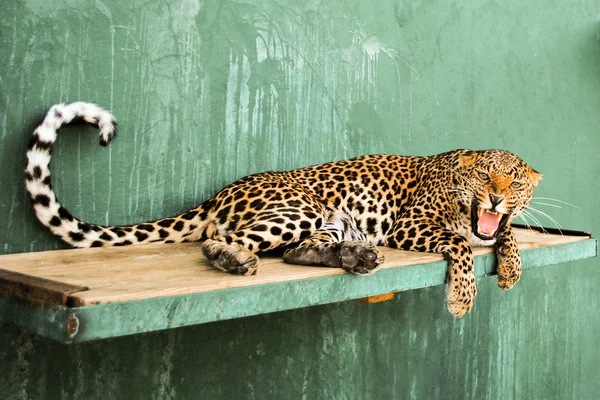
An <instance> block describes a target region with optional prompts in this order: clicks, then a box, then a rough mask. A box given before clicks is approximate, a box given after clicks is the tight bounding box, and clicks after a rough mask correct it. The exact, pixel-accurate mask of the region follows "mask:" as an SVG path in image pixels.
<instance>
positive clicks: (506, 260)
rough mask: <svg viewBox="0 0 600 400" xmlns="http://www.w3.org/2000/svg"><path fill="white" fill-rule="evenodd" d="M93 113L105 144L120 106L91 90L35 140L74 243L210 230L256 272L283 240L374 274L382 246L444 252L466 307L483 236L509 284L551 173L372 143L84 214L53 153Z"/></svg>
mask: <svg viewBox="0 0 600 400" xmlns="http://www.w3.org/2000/svg"><path fill="white" fill-rule="evenodd" d="M75 122H84V123H87V124H90V125H92V126H94V127H96V128H97V129H98V130H99V137H100V145H102V146H107V145H108V144H109V143H110V142H111V141H112V140H113V139H114V138H115V137H116V133H117V123H116V120H115V117H114V116H113V115H112V113H111V112H109V111H107V110H105V109H103V108H101V107H99V106H97V105H95V104H92V103H86V102H74V103H61V104H56V105H54V106H52V107H51V108H50V109H49V110H48V112H47V113H46V114H45V116H44V118H43V121H42V122H41V124H40V125H39V126H38V127H37V128H36V129H35V130H34V132H33V135H32V137H31V140H30V143H29V146H28V150H27V153H26V155H27V166H26V169H25V180H26V190H27V193H28V194H29V197H30V200H31V204H32V206H33V210H34V212H35V215H36V217H37V219H38V220H39V221H40V222H41V223H42V224H43V225H44V226H46V227H47V228H48V229H49V230H50V232H51V233H52V234H54V235H55V236H56V237H58V238H60V239H61V240H63V241H64V242H66V243H67V244H69V245H71V246H72V247H76V248H82V247H110V246H126V245H137V244H144V243H175V242H195V241H198V242H201V245H200V250H201V252H202V254H203V255H204V257H205V258H206V259H208V261H209V262H210V264H211V265H212V266H214V267H215V268H217V269H219V270H222V271H225V272H228V273H231V274H237V275H253V274H256V273H257V271H258V267H259V256H262V255H263V254H264V253H268V252H270V251H273V250H278V251H280V252H282V254H283V260H284V261H285V262H286V263H292V264H299V265H311V266H322V267H330V268H341V269H343V270H344V271H347V272H349V273H352V274H355V275H370V274H372V273H374V272H375V271H376V270H378V269H379V267H380V266H381V264H382V263H383V262H384V256H383V254H382V252H381V249H380V248H378V246H387V247H390V248H393V249H399V250H406V251H414V252H431V253H440V254H442V255H443V256H444V258H445V259H446V260H447V263H448V268H447V275H446V291H445V297H446V306H447V309H448V311H449V312H450V313H451V314H452V315H454V316H456V317H463V316H464V315H465V314H466V313H468V312H470V311H471V310H472V308H473V304H474V300H475V297H476V295H477V286H476V278H475V273H474V256H473V248H474V247H479V246H488V247H492V248H494V250H495V254H496V257H497V264H498V267H497V272H498V281H497V282H498V286H499V287H500V288H501V289H503V290H508V289H511V288H512V287H513V286H514V285H515V283H516V282H517V281H518V280H519V279H520V277H521V272H522V266H521V258H520V254H519V248H518V245H517V241H516V239H515V235H514V233H513V231H512V229H511V222H512V220H513V219H514V218H516V217H517V216H519V215H520V214H521V213H522V212H523V210H525V209H526V208H527V207H528V205H529V203H530V201H531V197H532V194H533V190H534V188H535V187H536V186H537V185H538V182H539V181H540V179H541V178H542V174H540V173H539V172H537V171H536V170H534V169H533V168H531V167H530V166H529V165H528V164H526V163H525V162H524V161H523V160H522V159H521V158H519V157H518V156H517V155H515V154H513V153H511V152H509V151H506V150H466V149H458V150H453V151H448V152H444V153H441V154H436V155H428V156H402V155H388V154H373V155H364V156H359V157H355V158H351V159H346V160H341V161H334V162H327V163H324V164H319V165H312V166H308V167H304V168H299V169H294V170H288V171H280V172H276V171H267V172H262V173H257V174H253V175H249V176H245V177H243V178H241V179H238V180H237V181H235V182H233V183H231V184H229V185H227V186H225V187H224V188H223V189H222V190H220V191H219V192H217V193H216V194H215V195H214V196H212V197H210V198H209V199H208V200H206V201H204V202H202V203H201V204H200V205H198V206H197V207H196V208H193V209H189V210H186V211H184V212H182V213H181V214H179V215H176V216H172V217H167V218H161V219H157V220H154V221H147V222H143V223H139V224H134V225H122V226H117V225H115V226H106V225H100V224H95V223H89V222H84V221H82V220H80V219H78V218H76V217H74V216H73V215H72V214H71V213H70V212H69V211H68V210H67V209H66V208H65V207H63V206H62V205H61V204H60V203H59V202H58V200H57V197H56V194H55V193H54V191H53V189H52V182H51V178H50V168H49V164H50V159H51V154H52V149H53V145H54V142H55V141H56V138H57V132H58V130H59V129H60V128H61V127H63V126H65V125H68V124H71V123H75Z"/></svg>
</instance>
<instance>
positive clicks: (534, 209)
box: [527, 206, 562, 235]
mask: <svg viewBox="0 0 600 400" xmlns="http://www.w3.org/2000/svg"><path fill="white" fill-rule="evenodd" d="M527 209H528V210H530V211H534V212H536V213H538V214H540V215H543V216H544V217H546V218H548V219H549V220H550V221H551V222H552V223H553V224H554V226H556V228H557V229H558V231H559V232H560V234H561V235H562V230H561V228H562V226H561V225H560V224H559V223H558V221H557V220H556V219H554V218H553V217H552V216H550V215H548V214H547V213H545V212H543V211H540V210H538V209H537V208H534V207H531V206H530V207H528V208H527Z"/></svg>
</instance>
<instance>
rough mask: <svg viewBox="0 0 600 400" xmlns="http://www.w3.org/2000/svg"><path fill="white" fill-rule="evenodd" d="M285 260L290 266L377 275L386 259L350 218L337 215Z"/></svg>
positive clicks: (289, 252) (336, 213)
mask: <svg viewBox="0 0 600 400" xmlns="http://www.w3.org/2000/svg"><path fill="white" fill-rule="evenodd" d="M283 260H284V261H285V262H287V263H290V264H302V265H320V266H324V267H333V268H343V269H344V270H346V271H348V272H351V273H354V274H358V275H367V274H371V273H373V272H375V270H376V269H377V267H378V266H379V265H380V264H381V263H383V260H384V257H383V255H382V254H381V252H380V251H379V250H378V249H377V247H376V246H375V245H374V244H372V243H369V242H367V241H366V238H365V236H364V235H363V234H362V232H360V230H359V229H358V227H357V226H356V221H354V220H353V219H352V218H351V217H350V216H349V215H347V214H345V213H343V212H340V211H337V212H335V213H334V214H333V215H332V216H331V217H330V218H329V220H328V221H327V222H326V223H325V224H324V225H323V226H322V227H321V228H319V229H317V230H316V231H315V232H313V234H312V235H311V236H310V237H308V238H307V239H305V240H304V241H302V242H301V243H300V244H299V245H298V246H297V247H295V248H291V249H288V250H286V252H285V253H284V255H283Z"/></svg>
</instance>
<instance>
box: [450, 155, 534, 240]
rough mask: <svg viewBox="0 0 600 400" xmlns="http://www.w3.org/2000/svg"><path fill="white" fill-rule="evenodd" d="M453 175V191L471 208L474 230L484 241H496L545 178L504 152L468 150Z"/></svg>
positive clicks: (528, 201) (517, 158)
mask: <svg viewBox="0 0 600 400" xmlns="http://www.w3.org/2000/svg"><path fill="white" fill-rule="evenodd" d="M454 172H455V174H454V175H453V183H454V186H455V187H454V189H453V190H455V193H456V195H457V196H458V197H459V199H460V201H461V202H462V203H463V204H465V205H466V206H467V207H470V214H471V229H472V230H473V234H474V235H475V236H477V237H478V238H480V239H482V240H491V239H493V238H494V237H495V236H496V235H497V234H498V232H499V231H500V230H501V229H502V228H503V227H504V226H505V225H506V224H507V223H509V222H510V221H511V220H512V219H513V218H515V217H516V216H518V215H519V214H520V213H521V212H522V211H523V210H524V209H526V208H527V207H528V206H529V203H530V202H531V196H532V194H533V189H534V188H535V187H536V186H537V184H538V182H539V181H540V179H542V174H540V173H539V172H537V171H536V170H534V169H533V168H531V167H530V166H528V165H527V164H526V163H525V162H524V161H523V160H521V159H520V158H519V157H517V156H516V155H514V154H512V153H509V152H508V151H503V150H483V151H465V152H463V153H462V154H460V155H459V160H458V167H457V168H456V170H455V171H454Z"/></svg>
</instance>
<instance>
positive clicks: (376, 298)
mask: <svg viewBox="0 0 600 400" xmlns="http://www.w3.org/2000/svg"><path fill="white" fill-rule="evenodd" d="M395 295H396V292H391V293H386V294H380V295H377V296H369V297H363V298H361V299H358V300H360V301H363V302H365V303H380V302H382V301H389V300H393V299H394V296H395Z"/></svg>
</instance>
